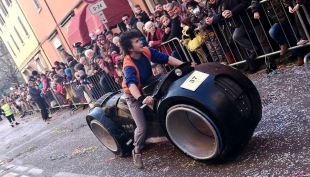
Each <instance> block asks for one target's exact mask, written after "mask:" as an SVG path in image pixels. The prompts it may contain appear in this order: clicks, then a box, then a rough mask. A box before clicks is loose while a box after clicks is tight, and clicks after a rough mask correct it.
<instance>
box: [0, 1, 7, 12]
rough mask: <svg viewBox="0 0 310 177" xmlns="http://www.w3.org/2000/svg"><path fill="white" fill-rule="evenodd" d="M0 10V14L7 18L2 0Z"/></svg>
mask: <svg viewBox="0 0 310 177" xmlns="http://www.w3.org/2000/svg"><path fill="white" fill-rule="evenodd" d="M0 10H1V12H2V13H3V15H4V16H7V15H8V10H6V8H5V6H4V4H3V2H2V0H1V1H0Z"/></svg>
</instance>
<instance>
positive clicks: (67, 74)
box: [65, 68, 72, 82]
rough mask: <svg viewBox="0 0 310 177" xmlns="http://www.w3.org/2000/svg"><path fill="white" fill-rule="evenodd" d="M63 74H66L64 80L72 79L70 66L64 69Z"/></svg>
mask: <svg viewBox="0 0 310 177" xmlns="http://www.w3.org/2000/svg"><path fill="white" fill-rule="evenodd" d="M65 74H66V81H67V82H70V81H72V74H71V70H70V68H66V69H65Z"/></svg>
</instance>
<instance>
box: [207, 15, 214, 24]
mask: <svg viewBox="0 0 310 177" xmlns="http://www.w3.org/2000/svg"><path fill="white" fill-rule="evenodd" d="M212 23H213V17H207V18H206V24H207V25H212Z"/></svg>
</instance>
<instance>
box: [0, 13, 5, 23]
mask: <svg viewBox="0 0 310 177" xmlns="http://www.w3.org/2000/svg"><path fill="white" fill-rule="evenodd" d="M0 23H1V25H2V26H4V24H5V21H4V19H3V17H2V15H1V14H0Z"/></svg>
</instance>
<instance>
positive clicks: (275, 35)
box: [269, 23, 303, 57]
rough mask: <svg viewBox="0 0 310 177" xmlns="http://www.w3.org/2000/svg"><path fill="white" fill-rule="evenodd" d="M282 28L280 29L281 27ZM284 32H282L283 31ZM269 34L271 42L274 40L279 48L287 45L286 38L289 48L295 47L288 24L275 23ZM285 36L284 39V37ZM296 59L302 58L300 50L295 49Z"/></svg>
mask: <svg viewBox="0 0 310 177" xmlns="http://www.w3.org/2000/svg"><path fill="white" fill-rule="evenodd" d="M281 26H282V27H281ZM282 28H283V30H284V31H285V32H283V30H282ZM269 34H270V36H271V37H272V39H273V40H275V41H276V42H277V43H278V44H279V45H280V46H281V45H284V44H287V41H286V37H287V39H288V42H289V44H290V46H291V47H293V46H296V45H297V40H296V38H295V35H294V32H293V29H292V28H291V26H290V24H289V23H281V24H280V23H275V24H274V25H273V26H272V27H271V28H270V30H269ZM285 36H286V37H285ZM295 53H296V55H297V57H303V54H302V50H300V49H295Z"/></svg>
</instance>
